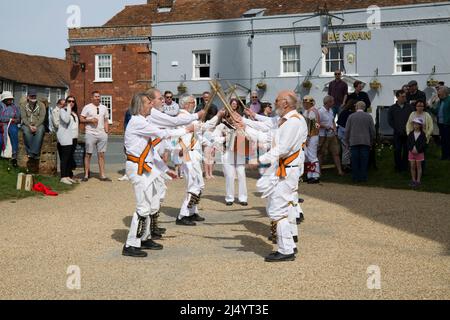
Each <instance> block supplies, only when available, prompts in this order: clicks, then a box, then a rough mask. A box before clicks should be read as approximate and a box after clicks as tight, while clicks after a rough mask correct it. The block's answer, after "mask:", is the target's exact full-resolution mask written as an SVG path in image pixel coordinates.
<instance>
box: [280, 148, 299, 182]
mask: <svg viewBox="0 0 450 320" xmlns="http://www.w3.org/2000/svg"><path fill="white" fill-rule="evenodd" d="M300 151H301V150H298V151H297V152H296V153H294V154H291V155H290V156H289V157H287V158H284V159H280V161H279V163H278V170H277V176H278V177H280V178H286V166H288V165H290V164H291V163H292V161H294V160H295V159H297V157H298V156H299V155H300Z"/></svg>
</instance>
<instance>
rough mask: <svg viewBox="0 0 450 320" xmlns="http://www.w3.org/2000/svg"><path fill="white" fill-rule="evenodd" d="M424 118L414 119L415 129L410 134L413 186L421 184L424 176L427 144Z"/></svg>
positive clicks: (409, 148)
mask: <svg viewBox="0 0 450 320" xmlns="http://www.w3.org/2000/svg"><path fill="white" fill-rule="evenodd" d="M423 124H424V122H423V119H422V118H415V119H414V120H413V127H414V131H411V132H410V133H409V135H408V150H409V155H408V159H409V163H410V164H411V177H412V180H411V183H410V186H411V187H413V188H414V187H418V186H420V179H421V178H422V161H424V160H425V154H424V152H425V148H426V145H427V138H426V135H425V132H423Z"/></svg>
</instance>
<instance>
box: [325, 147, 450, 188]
mask: <svg viewBox="0 0 450 320" xmlns="http://www.w3.org/2000/svg"><path fill="white" fill-rule="evenodd" d="M440 156H441V151H440V147H439V146H437V145H436V144H434V143H433V142H431V143H430V146H429V148H428V150H427V153H426V156H425V160H426V168H425V174H424V175H423V177H422V185H421V186H420V187H418V188H415V190H417V191H424V192H440V193H447V194H450V161H441V160H440ZM376 161H377V166H378V169H377V170H375V169H373V168H371V169H370V170H369V181H368V182H367V183H359V184H356V183H354V182H353V181H352V176H351V173H347V174H346V175H345V176H344V177H340V176H338V175H337V172H336V170H335V169H334V168H333V169H326V170H323V173H322V178H321V180H322V181H323V182H336V183H344V184H351V185H366V186H371V187H381V188H391V189H409V190H410V189H411V187H409V186H408V184H409V182H410V181H411V174H410V172H409V170H408V172H402V173H396V172H395V171H394V151H393V149H392V147H391V146H389V145H384V146H383V148H382V149H380V148H379V149H378V151H377V160H376Z"/></svg>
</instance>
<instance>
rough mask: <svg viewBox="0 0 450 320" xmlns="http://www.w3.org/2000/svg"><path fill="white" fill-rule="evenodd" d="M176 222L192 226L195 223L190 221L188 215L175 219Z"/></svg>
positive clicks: (180, 224)
mask: <svg viewBox="0 0 450 320" xmlns="http://www.w3.org/2000/svg"><path fill="white" fill-rule="evenodd" d="M176 224H177V225H179V226H192V227H193V226H196V225H197V224H196V223H195V222H194V221H191V220H190V219H189V218H188V217H183V218H182V219H177V222H176Z"/></svg>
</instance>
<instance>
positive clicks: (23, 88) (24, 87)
mask: <svg viewBox="0 0 450 320" xmlns="http://www.w3.org/2000/svg"><path fill="white" fill-rule="evenodd" d="M20 92H21V95H22V97H26V96H28V86H27V85H26V84H23V85H22V86H21V87H20Z"/></svg>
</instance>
